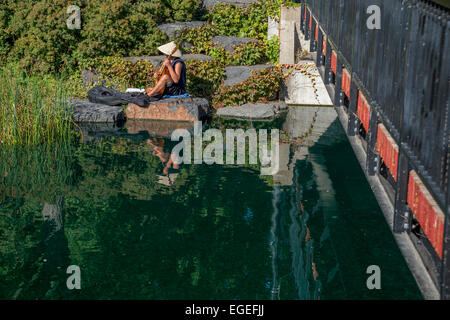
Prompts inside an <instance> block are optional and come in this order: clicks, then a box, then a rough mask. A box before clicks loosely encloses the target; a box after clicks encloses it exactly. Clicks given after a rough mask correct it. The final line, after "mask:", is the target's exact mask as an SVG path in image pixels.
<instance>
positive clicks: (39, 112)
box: [0, 67, 74, 146]
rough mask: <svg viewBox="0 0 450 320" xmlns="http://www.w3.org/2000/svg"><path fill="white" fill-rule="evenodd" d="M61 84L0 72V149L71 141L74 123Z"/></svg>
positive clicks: (10, 70) (15, 72)
mask: <svg viewBox="0 0 450 320" xmlns="http://www.w3.org/2000/svg"><path fill="white" fill-rule="evenodd" d="M68 109H69V108H68V105H67V96H66V91H65V88H64V85H63V82H62V81H60V80H57V79H54V78H52V77H50V76H43V77H37V76H29V75H27V74H26V73H25V72H23V71H21V70H19V69H18V68H14V67H7V68H6V67H5V68H2V69H0V146H1V145H27V146H29V145H36V144H39V143H43V142H48V143H51V142H57V141H66V140H70V139H71V138H72V137H73V136H74V135H73V128H74V123H73V121H72V117H71V113H70V110H68Z"/></svg>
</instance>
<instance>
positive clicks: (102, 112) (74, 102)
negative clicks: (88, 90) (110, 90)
mask: <svg viewBox="0 0 450 320" xmlns="http://www.w3.org/2000/svg"><path fill="white" fill-rule="evenodd" d="M68 109H69V110H70V111H71V112H72V118H73V121H75V122H111V123H120V122H123V121H125V120H126V118H125V113H124V111H123V108H122V107H120V106H108V105H104V104H99V103H92V102H89V100H87V99H69V100H68Z"/></svg>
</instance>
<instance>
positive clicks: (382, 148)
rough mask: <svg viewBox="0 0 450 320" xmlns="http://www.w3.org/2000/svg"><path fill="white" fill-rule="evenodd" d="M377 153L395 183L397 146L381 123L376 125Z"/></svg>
mask: <svg viewBox="0 0 450 320" xmlns="http://www.w3.org/2000/svg"><path fill="white" fill-rule="evenodd" d="M377 151H378V152H379V153H380V156H381V158H383V160H384V163H385V165H386V167H387V168H388V169H389V172H390V173H391V175H392V177H393V178H394V180H395V181H397V170H398V145H397V144H396V143H395V140H394V139H393V138H392V136H391V135H390V134H389V132H388V130H387V129H386V127H385V126H384V125H383V124H382V123H380V124H379V125H378V133H377Z"/></svg>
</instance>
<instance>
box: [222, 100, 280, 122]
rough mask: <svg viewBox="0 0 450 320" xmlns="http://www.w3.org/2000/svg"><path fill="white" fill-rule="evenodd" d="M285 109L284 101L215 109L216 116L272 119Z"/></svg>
mask: <svg viewBox="0 0 450 320" xmlns="http://www.w3.org/2000/svg"><path fill="white" fill-rule="evenodd" d="M286 110H287V105H286V104H285V103H284V102H282V101H281V102H278V101H277V102H267V103H248V104H244V105H242V106H235V107H225V108H220V109H219V110H217V113H216V116H218V117H222V118H235V119H245V120H272V119H274V118H276V117H277V116H278V115H279V114H281V113H282V112H283V111H286Z"/></svg>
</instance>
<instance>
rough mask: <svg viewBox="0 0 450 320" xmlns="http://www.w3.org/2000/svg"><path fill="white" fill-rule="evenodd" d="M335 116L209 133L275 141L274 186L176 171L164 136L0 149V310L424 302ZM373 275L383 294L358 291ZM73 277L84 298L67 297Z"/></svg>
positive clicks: (137, 127)
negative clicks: (98, 302)
mask: <svg viewBox="0 0 450 320" xmlns="http://www.w3.org/2000/svg"><path fill="white" fill-rule="evenodd" d="M330 110H331V111H333V110H332V109H328V110H325V111H324V110H319V109H318V108H296V109H292V110H290V112H289V114H288V116H287V119H286V121H284V120H280V121H278V122H275V123H250V122H238V121H215V122H213V123H211V124H209V126H207V127H213V128H219V129H221V130H224V129H225V128H230V127H231V128H249V127H253V128H256V129H261V128H272V127H279V128H282V129H283V132H284V136H285V137H288V138H285V139H284V142H283V143H282V144H281V146H280V162H281V168H280V172H279V173H278V174H277V175H275V176H273V177H262V176H260V171H259V167H258V166H254V165H243V166H228V165H211V166H209V165H205V164H203V165H182V166H181V167H179V168H177V167H174V166H173V164H171V163H170V150H171V148H173V146H174V143H173V142H171V141H170V139H167V138H168V136H170V132H171V130H173V128H167V127H164V125H163V124H161V122H155V123H134V124H133V123H130V124H129V126H128V127H127V128H126V130H125V129H123V128H122V129H121V128H115V127H108V126H100V127H95V126H93V127H92V126H91V127H87V128H85V131H84V132H85V134H84V138H85V139H84V140H85V141H86V143H83V144H80V145H68V146H58V147H57V148H55V147H48V148H43V147H40V148H36V149H27V150H17V149H14V150H12V149H11V150H6V149H0V188H1V189H0V275H1V276H0V298H2V299H379V298H383V299H408V298H413V299H415V298H420V294H419V292H418V289H417V287H416V285H415V283H414V280H413V279H412V276H411V274H410V272H409V271H408V269H407V267H406V264H405V262H404V261H403V258H402V256H401V254H400V252H399V250H398V249H397V247H396V245H395V242H394V240H393V237H392V235H391V234H390V231H389V229H388V226H387V225H386V223H385V221H384V218H383V215H382V213H381V211H380V209H379V207H378V205H377V203H376V201H375V199H374V197H373V195H372V193H371V191H370V187H369V186H368V184H367V182H366V181H365V179H364V175H363V173H362V171H361V169H360V167H359V164H358V162H357V160H356V158H355V156H354V155H353V153H352V150H351V147H350V145H349V143H348V142H347V141H346V137H345V134H344V132H343V130H342V128H341V127H340V124H339V123H338V121H337V120H336V116H335V114H333V113H332V112H330ZM333 112H334V111H333ZM180 126H181V127H182V125H181V124H177V125H176V127H177V128H180ZM207 127H206V128H207ZM166 169H167V170H166ZM373 264H375V265H379V266H380V267H381V270H382V272H383V275H382V290H380V291H377V292H374V291H370V290H368V289H367V287H366V280H367V277H368V275H367V274H366V273H365V271H366V268H367V267H368V266H369V265H373ZM69 265H77V266H79V267H80V270H81V287H82V288H81V290H68V289H67V287H66V280H67V278H68V276H69V275H68V274H67V273H66V269H67V267H68V266H69Z"/></svg>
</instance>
